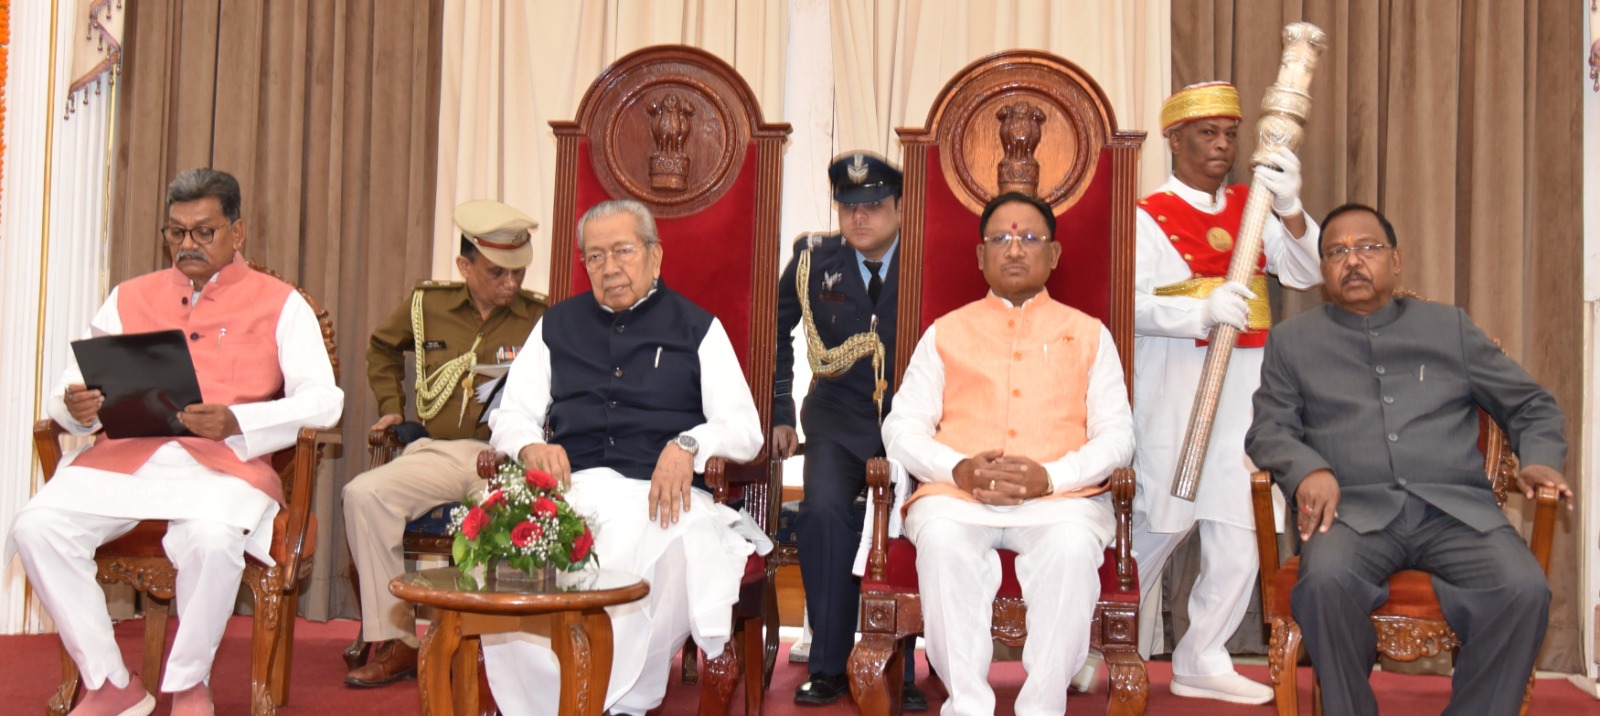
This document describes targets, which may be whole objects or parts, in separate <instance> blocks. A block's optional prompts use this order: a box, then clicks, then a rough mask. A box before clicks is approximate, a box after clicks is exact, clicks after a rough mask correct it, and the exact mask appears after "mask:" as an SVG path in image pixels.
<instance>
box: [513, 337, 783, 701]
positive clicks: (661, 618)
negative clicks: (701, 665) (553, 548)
mask: <svg viewBox="0 0 1600 716" xmlns="http://www.w3.org/2000/svg"><path fill="white" fill-rule="evenodd" d="M543 327H544V322H543V321H540V322H539V323H538V324H536V325H535V326H534V328H533V332H532V333H531V334H529V336H528V340H527V341H525V342H524V344H523V351H522V353H521V354H520V355H518V356H517V359H516V362H514V363H513V364H512V366H511V371H510V373H509V375H508V376H507V381H508V382H507V384H506V387H505V390H504V395H503V397H502V401H501V405H500V409H499V410H496V411H495V412H494V413H493V414H491V415H490V417H489V427H490V429H491V430H492V431H493V433H492V437H491V438H490V443H491V444H493V446H494V448H495V449H496V450H498V451H500V452H503V453H506V454H508V455H515V454H518V453H519V452H521V450H522V448H523V447H524V446H527V445H529V444H532V443H543V442H545V439H544V427H543V426H544V423H545V416H546V415H547V413H548V412H549V409H550V372H551V364H550V352H549V349H548V348H547V347H546V345H545V342H544V335H543ZM698 354H699V358H700V375H701V388H700V398H701V410H702V412H703V413H704V414H705V417H706V422H704V423H702V424H700V425H697V426H695V427H694V428H691V429H690V430H687V431H685V432H687V433H688V434H689V435H692V436H693V437H694V438H695V440H696V441H697V442H698V443H699V444H700V450H699V452H698V453H696V455H695V464H694V469H695V471H696V472H703V471H704V470H705V464H706V461H707V460H709V459H710V458H711V457H713V456H721V457H724V458H727V459H730V460H734V461H744V460H750V459H752V458H754V457H755V456H756V455H757V454H758V453H759V452H760V451H761V439H762V436H761V418H760V415H759V413H757V412H756V406H755V402H754V401H753V400H752V399H751V395H750V388H749V385H748V384H747V383H746V382H745V379H744V371H743V370H741V369H740V367H739V361H738V358H737V356H736V355H735V354H734V352H733V345H732V344H731V343H729V341H728V336H727V333H726V332H725V331H724V330H723V328H722V323H721V322H720V321H715V320H714V321H713V322H712V324H711V328H710V330H708V331H707V332H706V335H705V338H704V339H702V341H701V343H700V348H699V351H698ZM649 491H650V483H649V482H648V481H645V480H634V479H629V478H626V477H623V476H622V475H620V474H618V473H616V472H615V471H613V470H610V469H607V468H595V469H590V470H582V471H579V472H576V473H574V474H573V476H572V489H571V491H569V492H568V494H567V500H568V502H570V503H571V504H572V505H573V506H574V507H575V508H577V509H578V511H579V512H580V513H583V514H585V515H587V516H588V518H589V520H590V524H591V526H592V528H593V530H594V534H595V547H594V550H595V554H596V555H597V556H598V558H599V560H600V563H601V564H602V565H603V566H605V568H607V569H616V570H621V571H625V572H630V573H633V574H637V575H639V576H641V577H643V578H645V579H646V580H648V581H649V582H650V596H649V597H647V598H646V599H645V600H643V601H640V602H635V603H633V604H625V605H620V606H616V607H610V608H608V609H607V610H606V611H607V612H608V613H610V615H611V620H612V643H613V650H612V654H613V658H612V664H611V683H610V687H609V688H608V689H607V692H606V697H605V708H606V709H608V710H613V711H617V710H621V711H628V712H638V713H643V712H645V711H647V710H649V709H652V708H655V706H657V705H659V704H660V703H661V699H662V697H663V696H665V694H666V687H667V675H668V671H670V666H671V658H672V655H673V654H674V653H676V652H677V650H678V649H680V648H681V647H682V645H683V641H684V639H685V638H686V637H689V636H692V637H693V638H694V640H695V643H696V644H697V645H699V647H700V648H701V649H703V650H705V652H706V653H707V654H708V655H710V656H716V655H718V654H721V653H722V649H723V647H724V646H726V644H727V641H728V637H729V636H730V630H731V627H732V623H733V622H732V619H733V615H732V611H731V608H732V606H733V603H734V602H735V601H737V600H738V597H739V584H740V580H741V578H742V576H743V575H744V567H745V562H746V561H747V559H748V557H749V556H750V554H751V553H752V552H755V551H761V552H762V553H765V552H766V551H768V550H770V549H771V547H772V545H771V542H769V541H766V539H765V536H764V535H761V534H760V532H759V530H757V529H752V528H753V523H751V522H750V521H749V518H748V517H747V516H744V515H742V514H741V513H738V512H735V511H734V510H732V509H730V508H728V507H726V506H723V505H718V504H716V503H715V502H714V501H713V500H712V498H711V495H710V494H709V493H706V492H705V491H704V490H699V489H696V490H694V491H693V498H692V499H693V506H692V507H691V508H690V509H689V510H688V511H686V512H682V513H680V514H679V520H678V522H677V523H676V524H674V525H671V526H669V527H667V528H665V529H663V528H661V527H660V523H659V522H657V521H652V520H650V519H649V504H648V503H649V501H648V495H649ZM752 540H754V542H755V543H754V544H753V543H752ZM483 647H484V665H485V669H486V671H487V672H488V677H489V687H490V689H491V690H493V692H494V695H495V700H496V702H497V704H498V705H499V707H500V710H501V712H502V713H505V714H509V715H511V716H521V715H522V714H554V713H555V712H556V705H557V704H556V701H557V700H556V699H555V698H554V694H556V693H559V691H558V689H559V686H560V683H559V679H560V674H559V671H558V669H557V667H556V660H555V654H554V652H552V651H551V650H550V645H549V640H548V639H546V638H543V637H537V636H533V635H530V634H525V633H515V634H496V635H486V636H484V637H483Z"/></svg>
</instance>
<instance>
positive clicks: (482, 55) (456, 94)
mask: <svg viewBox="0 0 1600 716" xmlns="http://www.w3.org/2000/svg"><path fill="white" fill-rule="evenodd" d="M444 13H445V18H444V37H443V58H442V61H441V65H442V66H443V73H444V78H443V88H442V91H441V100H440V107H439V179H438V194H437V199H436V205H435V209H436V211H435V219H434V255H433V277H434V278H458V277H457V276H455V274H454V271H455V268H454V261H453V259H454V257H455V255H456V251H457V248H458V245H459V235H458V233H457V231H456V229H455V225H454V222H453V221H452V215H453V213H454V210H455V206H456V204H458V203H460V202H463V201H468V200H471V199H499V200H500V201H504V202H506V203H507V204H510V205H512V206H515V207H517V208H519V209H521V210H523V211H525V212H527V213H528V214H530V215H532V216H533V217H534V218H535V219H537V220H538V221H539V224H540V228H539V230H538V231H537V232H535V234H534V239H535V242H536V244H535V246H536V247H548V246H549V243H548V236H549V234H548V233H547V232H548V231H549V229H550V212H551V204H552V202H553V201H554V197H555V187H554V185H553V184H552V182H553V181H554V177H555V171H556V144H555V134H554V133H553V132H552V131H551V130H550V121H551V120H554V119H561V120H570V119H572V116H573V114H574V113H575V112H576V111H577V108H578V102H579V100H581V99H582V98H583V93H584V92H585V91H586V90H588V89H589V83H591V82H593V81H594V78H595V77H596V76H598V75H599V74H600V72H601V71H602V70H604V69H605V68H606V66H607V65H609V64H610V63H611V62H612V61H614V60H616V59H617V58H619V57H622V56H623V55H626V54H628V53H629V52H632V51H634V50H637V49H640V48H642V47H647V46H650V45H659V44H684V45H692V46H695V47H699V48H702V49H705V50H707V51H709V52H711V53H713V54H715V55H717V56H718V57H721V58H722V59H723V60H725V61H727V62H728V63H729V64H731V65H733V66H734V68H735V69H737V70H738V71H739V74H741V75H743V76H744V79H745V81H746V82H748V83H750V86H751V88H752V89H753V90H754V91H755V93H756V97H757V98H758V99H759V100H760V102H761V106H762V110H763V112H765V114H766V118H767V119H768V121H772V120H775V119H776V118H778V117H780V116H782V111H783V98H784V96H783V90H784V88H783V64H784V47H785V39H786V38H785V33H784V18H785V4H784V2H782V0H661V1H657V2H648V1H645V0H605V1H604V2H580V3H575V2H570V1H569V0H485V1H482V2H479V1H478V0H451V1H450V2H447V3H446V4H445V9H444ZM549 259H550V256H549V251H548V249H547V248H544V249H540V248H536V249H535V251H534V261H533V265H532V266H530V267H529V270H528V280H527V285H528V286H529V287H531V288H534V289H535V290H541V291H542V290H544V289H545V288H546V287H547V286H548V285H549V276H550V266H549ZM415 278H420V277H415Z"/></svg>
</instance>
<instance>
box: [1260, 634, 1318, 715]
mask: <svg viewBox="0 0 1600 716" xmlns="http://www.w3.org/2000/svg"><path fill="white" fill-rule="evenodd" d="M1300 639H1301V635H1300V625H1299V624H1296V623H1295V622H1294V620H1292V619H1284V618H1283V617H1275V618H1273V620H1272V635H1271V636H1270V638H1269V639H1268V641H1267V667H1268V670H1269V671H1270V672H1271V673H1272V691H1273V700H1275V701H1277V703H1278V716H1299V713H1300V684H1299V678H1298V674H1297V669H1296V666H1297V665H1298V664H1299V663H1300ZM1315 700H1317V701H1320V700H1321V699H1315Z"/></svg>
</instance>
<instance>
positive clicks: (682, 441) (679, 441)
mask: <svg viewBox="0 0 1600 716" xmlns="http://www.w3.org/2000/svg"><path fill="white" fill-rule="evenodd" d="M672 443H673V444H674V445H677V446H678V447H680V448H683V451H684V452H686V453H689V457H694V456H695V454H696V453H698V452H700V441H698V440H695V439H694V436H693V435H690V434H688V433H678V437H675V438H673V439H672Z"/></svg>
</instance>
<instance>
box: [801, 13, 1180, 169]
mask: <svg viewBox="0 0 1600 716" xmlns="http://www.w3.org/2000/svg"><path fill="white" fill-rule="evenodd" d="M1169 11H1170V8H1169V3H1168V2H1163V1H1162V0H1136V1H1133V2H1103V1H1102V0H952V1H949V2H945V1H943V0H940V1H938V2H925V1H923V0H894V1H885V0H832V28H833V65H834V68H835V77H834V82H835V98H836V99H837V102H838V132H837V137H838V149H839V150H840V151H845V150H849V149H871V150H874V151H878V152H882V153H884V154H886V155H888V156H890V157H892V158H895V160H896V161H898V159H899V157H900V154H901V150H900V142H899V139H898V136H897V135H896V134H895V129H896V128H898V127H905V126H918V127H920V126H922V124H923V123H924V122H925V121H926V120H927V118H928V109H929V108H930V107H932V105H933V100H934V98H935V97H937V96H938V94H939V90H941V89H943V88H944V84H945V83H946V82H948V81H949V80H950V78H951V77H952V76H954V75H955V74H956V73H957V72H959V71H960V70H961V68H963V67H966V66H967V65H968V64H971V63H972V62H973V61H974V60H977V59H979V58H982V57H984V56H987V55H990V54H993V53H995V52H999V51H1001V50H1008V49H1034V50H1045V51H1048V52H1051V53H1054V54H1056V55H1060V56H1061V57H1064V58H1066V59H1068V60H1071V61H1072V62H1074V63H1076V64H1077V65H1079V66H1080V67H1082V68H1083V69H1084V70H1085V71H1086V72H1088V73H1089V74H1090V76H1092V77H1094V78H1095V81H1097V82H1099V83H1100V87H1101V88H1102V89H1104V90H1105V92H1106V95H1107V96H1108V97H1109V98H1110V100H1111V106H1112V107H1113V108H1114V109H1115V111H1116V114H1117V125H1118V127H1119V128H1121V129H1141V128H1142V129H1146V130H1149V129H1150V128H1153V127H1157V126H1159V122H1158V121H1157V120H1158V118H1159V116H1160V113H1161V100H1162V99H1163V98H1165V97H1166V95H1167V88H1168V86H1169V85H1170V84H1171V82H1170V75H1169V67H1170V65H1169V60H1168V53H1169V49H1170V46H1169V39H1170V35H1169V34H1168V30H1167V23H1168V12H1169ZM1160 147H1161V143H1160V142H1151V141H1148V140H1147V141H1146V142H1145V150H1144V153H1143V154H1142V155H1141V162H1140V186H1142V187H1145V188H1154V187H1155V186H1157V185H1159V184H1160V183H1161V182H1162V181H1164V180H1165V179H1166V172H1167V169H1166V159H1165V157H1163V156H1162V154H1161V153H1160Z"/></svg>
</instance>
